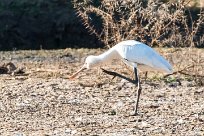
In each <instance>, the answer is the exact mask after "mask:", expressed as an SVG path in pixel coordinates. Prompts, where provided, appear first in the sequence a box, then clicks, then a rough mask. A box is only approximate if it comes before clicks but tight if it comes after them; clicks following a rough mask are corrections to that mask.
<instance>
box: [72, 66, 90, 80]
mask: <svg viewBox="0 0 204 136" xmlns="http://www.w3.org/2000/svg"><path fill="white" fill-rule="evenodd" d="M85 69H86V67H85V65H83V66H82V67H81V68H80V69H79V70H78V71H77V72H76V73H74V74H73V75H71V76H70V77H69V79H73V78H75V77H76V76H77V74H78V73H79V72H81V71H83V70H85Z"/></svg>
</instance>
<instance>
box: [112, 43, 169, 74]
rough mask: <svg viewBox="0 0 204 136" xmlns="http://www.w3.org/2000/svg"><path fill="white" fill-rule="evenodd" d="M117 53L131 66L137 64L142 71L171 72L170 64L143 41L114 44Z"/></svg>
mask: <svg viewBox="0 0 204 136" xmlns="http://www.w3.org/2000/svg"><path fill="white" fill-rule="evenodd" d="M113 48H115V50H116V51H117V53H118V55H120V56H121V58H122V59H125V63H126V64H129V65H131V66H135V65H137V66H138V68H139V69H140V70H142V71H154V70H157V71H161V72H166V73H172V66H171V65H170V64H169V62H168V61H167V60H165V59H164V58H163V57H162V56H161V55H159V54H158V53H157V52H156V51H155V50H154V49H152V48H150V47H149V46H147V45H145V44H144V43H141V42H138V41H134V40H128V41H123V42H121V43H119V44H117V45H116V46H114V47H113Z"/></svg>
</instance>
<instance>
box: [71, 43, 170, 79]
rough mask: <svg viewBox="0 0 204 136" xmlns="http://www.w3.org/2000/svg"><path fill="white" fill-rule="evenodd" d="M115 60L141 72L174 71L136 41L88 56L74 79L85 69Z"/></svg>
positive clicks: (146, 47)
mask: <svg viewBox="0 0 204 136" xmlns="http://www.w3.org/2000/svg"><path fill="white" fill-rule="evenodd" d="M113 59H122V60H123V61H124V62H125V63H126V64H128V65H130V66H132V67H133V68H134V67H138V68H139V69H140V70H141V71H155V70H156V71H161V72H166V73H172V72H173V69H172V66H171V65H170V64H169V62H168V61H167V60H166V59H164V58H163V57H162V56H161V55H159V54H158V53H157V52H156V51H155V50H154V49H152V48H151V47H149V46H148V45H146V44H144V43H141V42H138V41H135V40H127V41H123V42H120V43H118V44H117V45H115V46H114V47H112V48H110V49H109V50H108V51H106V52H104V53H102V54H101V55H98V56H93V55H91V56H88V57H87V58H86V60H85V64H84V65H83V67H82V68H81V69H80V70H78V71H77V72H76V73H75V74H73V75H72V76H71V77H70V78H74V77H75V76H76V75H77V74H78V73H79V72H81V71H82V70H84V69H85V68H87V69H89V68H91V67H95V66H101V65H103V64H104V63H107V62H111V61H112V60H113Z"/></svg>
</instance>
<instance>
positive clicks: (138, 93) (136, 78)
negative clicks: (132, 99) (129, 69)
mask: <svg viewBox="0 0 204 136" xmlns="http://www.w3.org/2000/svg"><path fill="white" fill-rule="evenodd" d="M134 73H135V84H137V101H136V106H135V110H134V113H133V114H132V115H133V116H135V115H138V113H137V111H138V105H139V99H140V94H141V91H142V88H141V85H140V80H139V76H138V71H137V68H135V67H134Z"/></svg>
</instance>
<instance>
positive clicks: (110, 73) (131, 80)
mask: <svg viewBox="0 0 204 136" xmlns="http://www.w3.org/2000/svg"><path fill="white" fill-rule="evenodd" d="M101 69H102V71H103V72H104V73H106V74H108V75H112V76H114V77H113V78H115V77H120V78H122V79H125V80H127V81H128V82H130V83H133V84H136V83H137V81H136V80H133V79H130V78H128V77H125V76H123V75H121V74H119V73H117V72H113V71H108V70H105V69H103V68H101Z"/></svg>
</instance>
